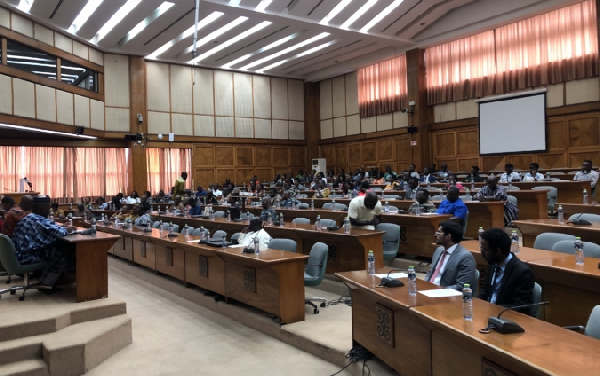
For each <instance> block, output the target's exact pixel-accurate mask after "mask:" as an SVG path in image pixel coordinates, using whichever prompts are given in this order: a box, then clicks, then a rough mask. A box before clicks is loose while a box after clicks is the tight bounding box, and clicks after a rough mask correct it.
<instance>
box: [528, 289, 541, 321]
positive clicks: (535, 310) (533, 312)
mask: <svg viewBox="0 0 600 376" xmlns="http://www.w3.org/2000/svg"><path fill="white" fill-rule="evenodd" d="M533 283H534V285H533V304H537V303H539V302H540V301H541V300H542V286H540V285H539V284H538V283H537V282H533ZM529 316H533V317H535V318H538V319H539V318H540V306H539V305H532V306H531V308H530V309H529Z"/></svg>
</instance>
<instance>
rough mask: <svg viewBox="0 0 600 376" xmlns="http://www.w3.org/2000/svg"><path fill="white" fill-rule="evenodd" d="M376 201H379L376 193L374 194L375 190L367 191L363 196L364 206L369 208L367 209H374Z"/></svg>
mask: <svg viewBox="0 0 600 376" xmlns="http://www.w3.org/2000/svg"><path fill="white" fill-rule="evenodd" d="M377 201H379V199H378V198H377V195H376V194H375V192H367V195H366V196H365V206H366V207H367V209H369V210H373V209H375V205H377Z"/></svg>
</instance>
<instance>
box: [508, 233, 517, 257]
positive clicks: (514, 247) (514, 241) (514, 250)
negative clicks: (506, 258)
mask: <svg viewBox="0 0 600 376" xmlns="http://www.w3.org/2000/svg"><path fill="white" fill-rule="evenodd" d="M511 239H512V242H511V243H510V251H511V252H512V253H514V254H515V255H517V254H519V235H518V234H517V230H512V235H511Z"/></svg>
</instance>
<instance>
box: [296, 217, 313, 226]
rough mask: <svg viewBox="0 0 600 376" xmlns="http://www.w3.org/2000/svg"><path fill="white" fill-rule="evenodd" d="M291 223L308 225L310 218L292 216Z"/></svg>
mask: <svg viewBox="0 0 600 376" xmlns="http://www.w3.org/2000/svg"><path fill="white" fill-rule="evenodd" d="M292 223H300V224H303V225H310V219H308V218H294V219H292Z"/></svg>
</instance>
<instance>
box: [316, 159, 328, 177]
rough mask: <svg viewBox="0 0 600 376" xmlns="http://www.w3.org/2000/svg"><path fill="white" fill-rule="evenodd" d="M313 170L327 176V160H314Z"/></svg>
mask: <svg viewBox="0 0 600 376" xmlns="http://www.w3.org/2000/svg"><path fill="white" fill-rule="evenodd" d="M312 169H313V170H315V171H317V172H322V173H324V174H325V175H327V159H326V158H314V159H313V160H312Z"/></svg>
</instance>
